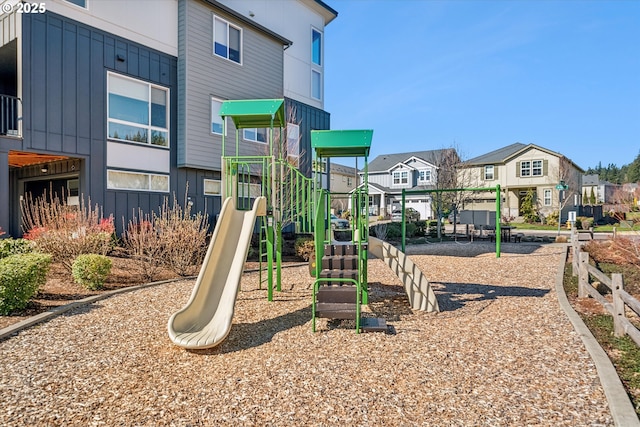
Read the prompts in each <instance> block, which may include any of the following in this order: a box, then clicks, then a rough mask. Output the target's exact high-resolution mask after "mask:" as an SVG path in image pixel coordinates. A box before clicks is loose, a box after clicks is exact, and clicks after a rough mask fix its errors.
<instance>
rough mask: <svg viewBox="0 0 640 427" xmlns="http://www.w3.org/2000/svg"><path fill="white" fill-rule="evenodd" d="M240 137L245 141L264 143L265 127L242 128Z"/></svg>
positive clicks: (265, 137) (265, 140)
mask: <svg viewBox="0 0 640 427" xmlns="http://www.w3.org/2000/svg"><path fill="white" fill-rule="evenodd" d="M242 137H243V138H244V139H245V140H247V141H253V142H262V143H266V142H267V129H266V128H260V129H256V128H251V129H244V130H243V132H242Z"/></svg>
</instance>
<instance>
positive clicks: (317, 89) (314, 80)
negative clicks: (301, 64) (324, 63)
mask: <svg viewBox="0 0 640 427" xmlns="http://www.w3.org/2000/svg"><path fill="white" fill-rule="evenodd" d="M311 96H312V97H313V98H315V99H322V74H320V72H319V71H316V70H311Z"/></svg>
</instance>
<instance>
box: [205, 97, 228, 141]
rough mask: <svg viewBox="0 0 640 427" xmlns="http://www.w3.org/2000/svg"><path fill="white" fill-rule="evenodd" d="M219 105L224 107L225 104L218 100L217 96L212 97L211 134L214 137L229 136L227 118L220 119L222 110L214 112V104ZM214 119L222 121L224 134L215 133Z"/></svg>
mask: <svg viewBox="0 0 640 427" xmlns="http://www.w3.org/2000/svg"><path fill="white" fill-rule="evenodd" d="M214 102H216V103H219V104H220V105H222V103H223V102H224V101H223V100H222V99H220V98H216V97H215V96H212V97H211V126H210V128H209V132H211V134H212V135H226V134H227V126H226V117H220V114H219V113H220V110H218V111H214V105H213V103H214ZM214 118H219V119H220V123H221V124H222V132H215V131H214V130H213V119H214Z"/></svg>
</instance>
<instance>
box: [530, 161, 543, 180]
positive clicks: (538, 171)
mask: <svg viewBox="0 0 640 427" xmlns="http://www.w3.org/2000/svg"><path fill="white" fill-rule="evenodd" d="M531 164H532V171H531V174H532V175H533V176H542V160H534V161H533V162H531Z"/></svg>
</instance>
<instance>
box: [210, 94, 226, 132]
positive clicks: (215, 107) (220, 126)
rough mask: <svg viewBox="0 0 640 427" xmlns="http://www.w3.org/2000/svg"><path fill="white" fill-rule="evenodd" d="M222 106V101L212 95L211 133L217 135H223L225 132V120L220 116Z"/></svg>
mask: <svg viewBox="0 0 640 427" xmlns="http://www.w3.org/2000/svg"><path fill="white" fill-rule="evenodd" d="M220 107H222V101H221V100H219V99H216V98H214V97H211V133H213V134H216V135H222V134H223V132H224V122H223V119H222V117H220Z"/></svg>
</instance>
